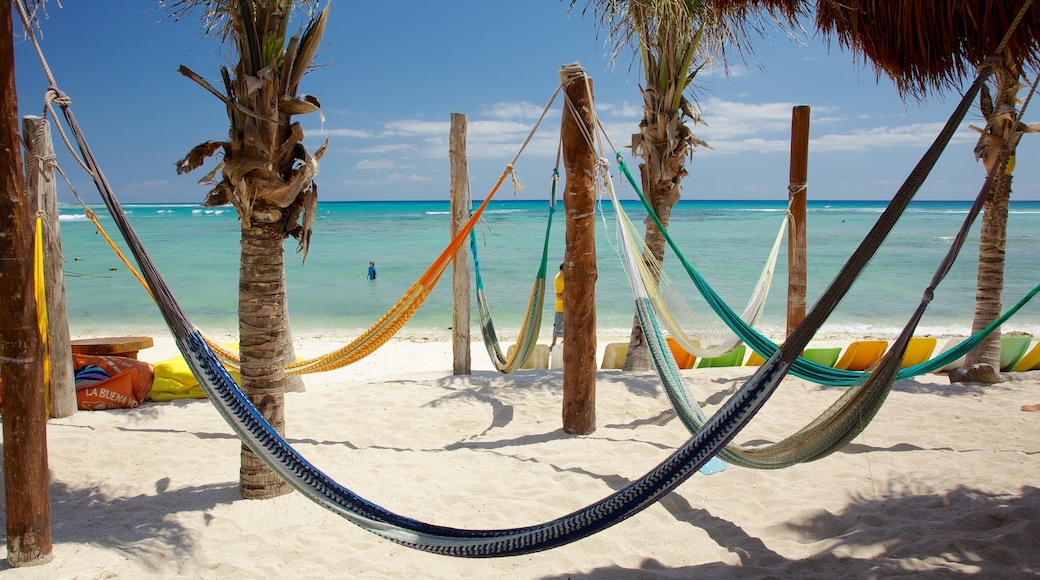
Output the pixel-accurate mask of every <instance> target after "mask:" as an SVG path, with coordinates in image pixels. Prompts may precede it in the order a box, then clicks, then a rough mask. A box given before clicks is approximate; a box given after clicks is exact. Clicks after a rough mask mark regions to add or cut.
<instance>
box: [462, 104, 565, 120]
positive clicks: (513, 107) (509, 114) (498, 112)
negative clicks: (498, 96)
mask: <svg viewBox="0 0 1040 580" xmlns="http://www.w3.org/2000/svg"><path fill="white" fill-rule="evenodd" d="M544 109H545V107H544V106H539V105H535V104H534V103H531V102H528V101H520V102H517V103H494V104H492V105H491V106H490V107H489V108H487V109H484V110H483V111H481V112H480V114H481V115H484V116H487V117H495V118H498V119H517V118H519V119H537V118H538V117H541V116H542V111H543V110H544ZM553 109H554V110H555V111H558V110H559V109H556V108H555V107H554V108H553ZM556 114H558V113H556Z"/></svg>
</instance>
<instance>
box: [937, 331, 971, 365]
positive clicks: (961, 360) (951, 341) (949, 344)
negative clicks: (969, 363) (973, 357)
mask: <svg viewBox="0 0 1040 580" xmlns="http://www.w3.org/2000/svg"><path fill="white" fill-rule="evenodd" d="M963 340H964V339H963V338H951V339H949V340H947V341H946V346H944V347H943V349H942V351H940V352H939V354H940V355H941V354H943V353H944V352H946V351H948V350H950V349H951V348H953V347H955V346H957V345H958V344H960V343H961V341H963ZM965 358H967V356H962V357H961V358H959V359H957V360H955V361H953V362H952V363H950V364H948V365H946V366H944V367H943V368H941V369H936V370H935V371H934V372H936V373H948V372H950V371H953V370H956V369H959V368H961V367H962V366H964V359H965Z"/></svg>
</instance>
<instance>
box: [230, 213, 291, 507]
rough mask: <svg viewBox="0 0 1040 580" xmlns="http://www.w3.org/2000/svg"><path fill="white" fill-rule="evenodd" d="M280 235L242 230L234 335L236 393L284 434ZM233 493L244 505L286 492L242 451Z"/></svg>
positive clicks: (275, 477) (280, 482)
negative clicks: (238, 375)
mask: <svg viewBox="0 0 1040 580" xmlns="http://www.w3.org/2000/svg"><path fill="white" fill-rule="evenodd" d="M283 238H284V235H283V234H282V233H281V232H275V231H271V230H269V229H267V228H263V227H256V226H254V227H250V228H243V229H242V239H241V249H242V261H241V266H240V270H239V289H238V319H239V323H238V333H239V337H240V340H241V341H242V342H241V344H240V345H239V350H240V353H241V359H242V388H243V390H244V391H245V392H246V394H247V395H249V398H250V400H252V401H253V404H254V405H256V407H257V409H259V411H260V413H261V414H262V415H263V416H264V418H265V419H267V421H268V422H269V423H270V424H271V425H272V426H273V427H274V428H275V429H276V430H277V431H278V433H280V434H282V435H284V434H285V397H284V395H283V393H284V389H285V368H284V366H283V365H284V362H283V361H284V338H283V335H284V332H285V331H284V324H283V320H282V315H283V311H284V306H283V305H284V303H285V255H284V251H283V245H282V244H283ZM239 490H240V491H241V493H242V497H243V498H246V499H267V498H271V497H275V496H279V495H283V494H286V493H288V492H290V491H291V488H290V487H289V485H288V484H287V483H286V482H285V481H283V480H282V479H281V478H280V477H279V476H278V475H276V474H275V473H274V472H273V471H271V469H270V468H268V467H267V465H266V464H264V463H263V462H262V461H260V459H259V458H258V457H257V456H256V455H255V454H254V453H253V452H252V450H250V449H249V448H248V447H246V446H245V445H242V465H241V468H240V471H239Z"/></svg>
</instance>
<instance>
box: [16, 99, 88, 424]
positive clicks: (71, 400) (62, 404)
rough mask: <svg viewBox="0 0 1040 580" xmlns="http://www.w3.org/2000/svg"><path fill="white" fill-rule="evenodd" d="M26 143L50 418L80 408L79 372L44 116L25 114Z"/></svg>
mask: <svg viewBox="0 0 1040 580" xmlns="http://www.w3.org/2000/svg"><path fill="white" fill-rule="evenodd" d="M22 136H23V137H22V141H23V142H24V143H25V191H26V194H25V195H26V201H27V202H28V204H29V214H30V215H34V214H36V213H37V212H42V219H41V223H42V224H43V244H44V246H43V269H44V274H43V277H44V287H45V288H46V294H47V356H48V358H49V359H50V377H49V378H50V394H51V413H50V414H51V417H68V416H69V415H72V414H73V413H75V412H76V376H75V371H74V370H73V367H72V346H71V344H70V339H69V318H68V311H67V310H66V308H65V270H64V264H63V263H62V262H63V260H64V257H63V255H62V253H61V226H60V225H59V223H60V222H59V219H58V188H57V184H56V182H55V181H54V164H53V159H54V143H53V142H52V141H51V127H50V124H49V123H47V120H46V119H44V118H43V117H36V116H26V117H23V118H22Z"/></svg>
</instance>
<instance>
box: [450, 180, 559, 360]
mask: <svg viewBox="0 0 1040 580" xmlns="http://www.w3.org/2000/svg"><path fill="white" fill-rule="evenodd" d="M559 180H560V172H559V170H558V169H553V176H552V190H551V193H550V199H549V218H548V220H547V223H546V225H545V242H544V243H543V244H542V262H541V264H540V265H539V266H538V273H537V274H535V277H534V283H533V284H532V285H531V296H530V298H529V299H528V301H527V313H526V314H525V315H524V319H523V322H522V323H521V324H520V333H519V336H517V338H516V344H515V346H514V347H513V349H512V350H511V351H510V352H509V353H508V354H502V347H501V346H499V344H498V335H497V334H496V333H495V323H494V321H493V320H492V319H491V309H490V307H489V306H488V301H487V296H486V295H485V292H484V281H483V279H481V277H480V259H479V258H478V257H477V235H476V232H475V231H474V230H470V234H469V247H470V250H471V251H472V252H473V270H474V272H475V273H476V278H477V280H476V283H477V312H478V314H479V316H480V332H481V335H482V336H483V338H484V347H485V348H486V349H487V352H488V356H490V357H491V362H492V363H493V364H494V365H495V368H496V369H498V372H500V373H502V374H506V375H510V374H513V373H514V372H516V370H517V369H519V368H520V367H521V366H523V364H524V363H525V362H527V359H528V358H529V357H530V356H531V353H532V352H534V347H535V345H537V343H538V332H539V331H540V330H541V326H542V307H543V305H544V304H545V272H546V264H547V263H548V261H549V234H550V233H551V232H552V216H553V213H554V212H555V211H556V184H557V183H558V182H559Z"/></svg>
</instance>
